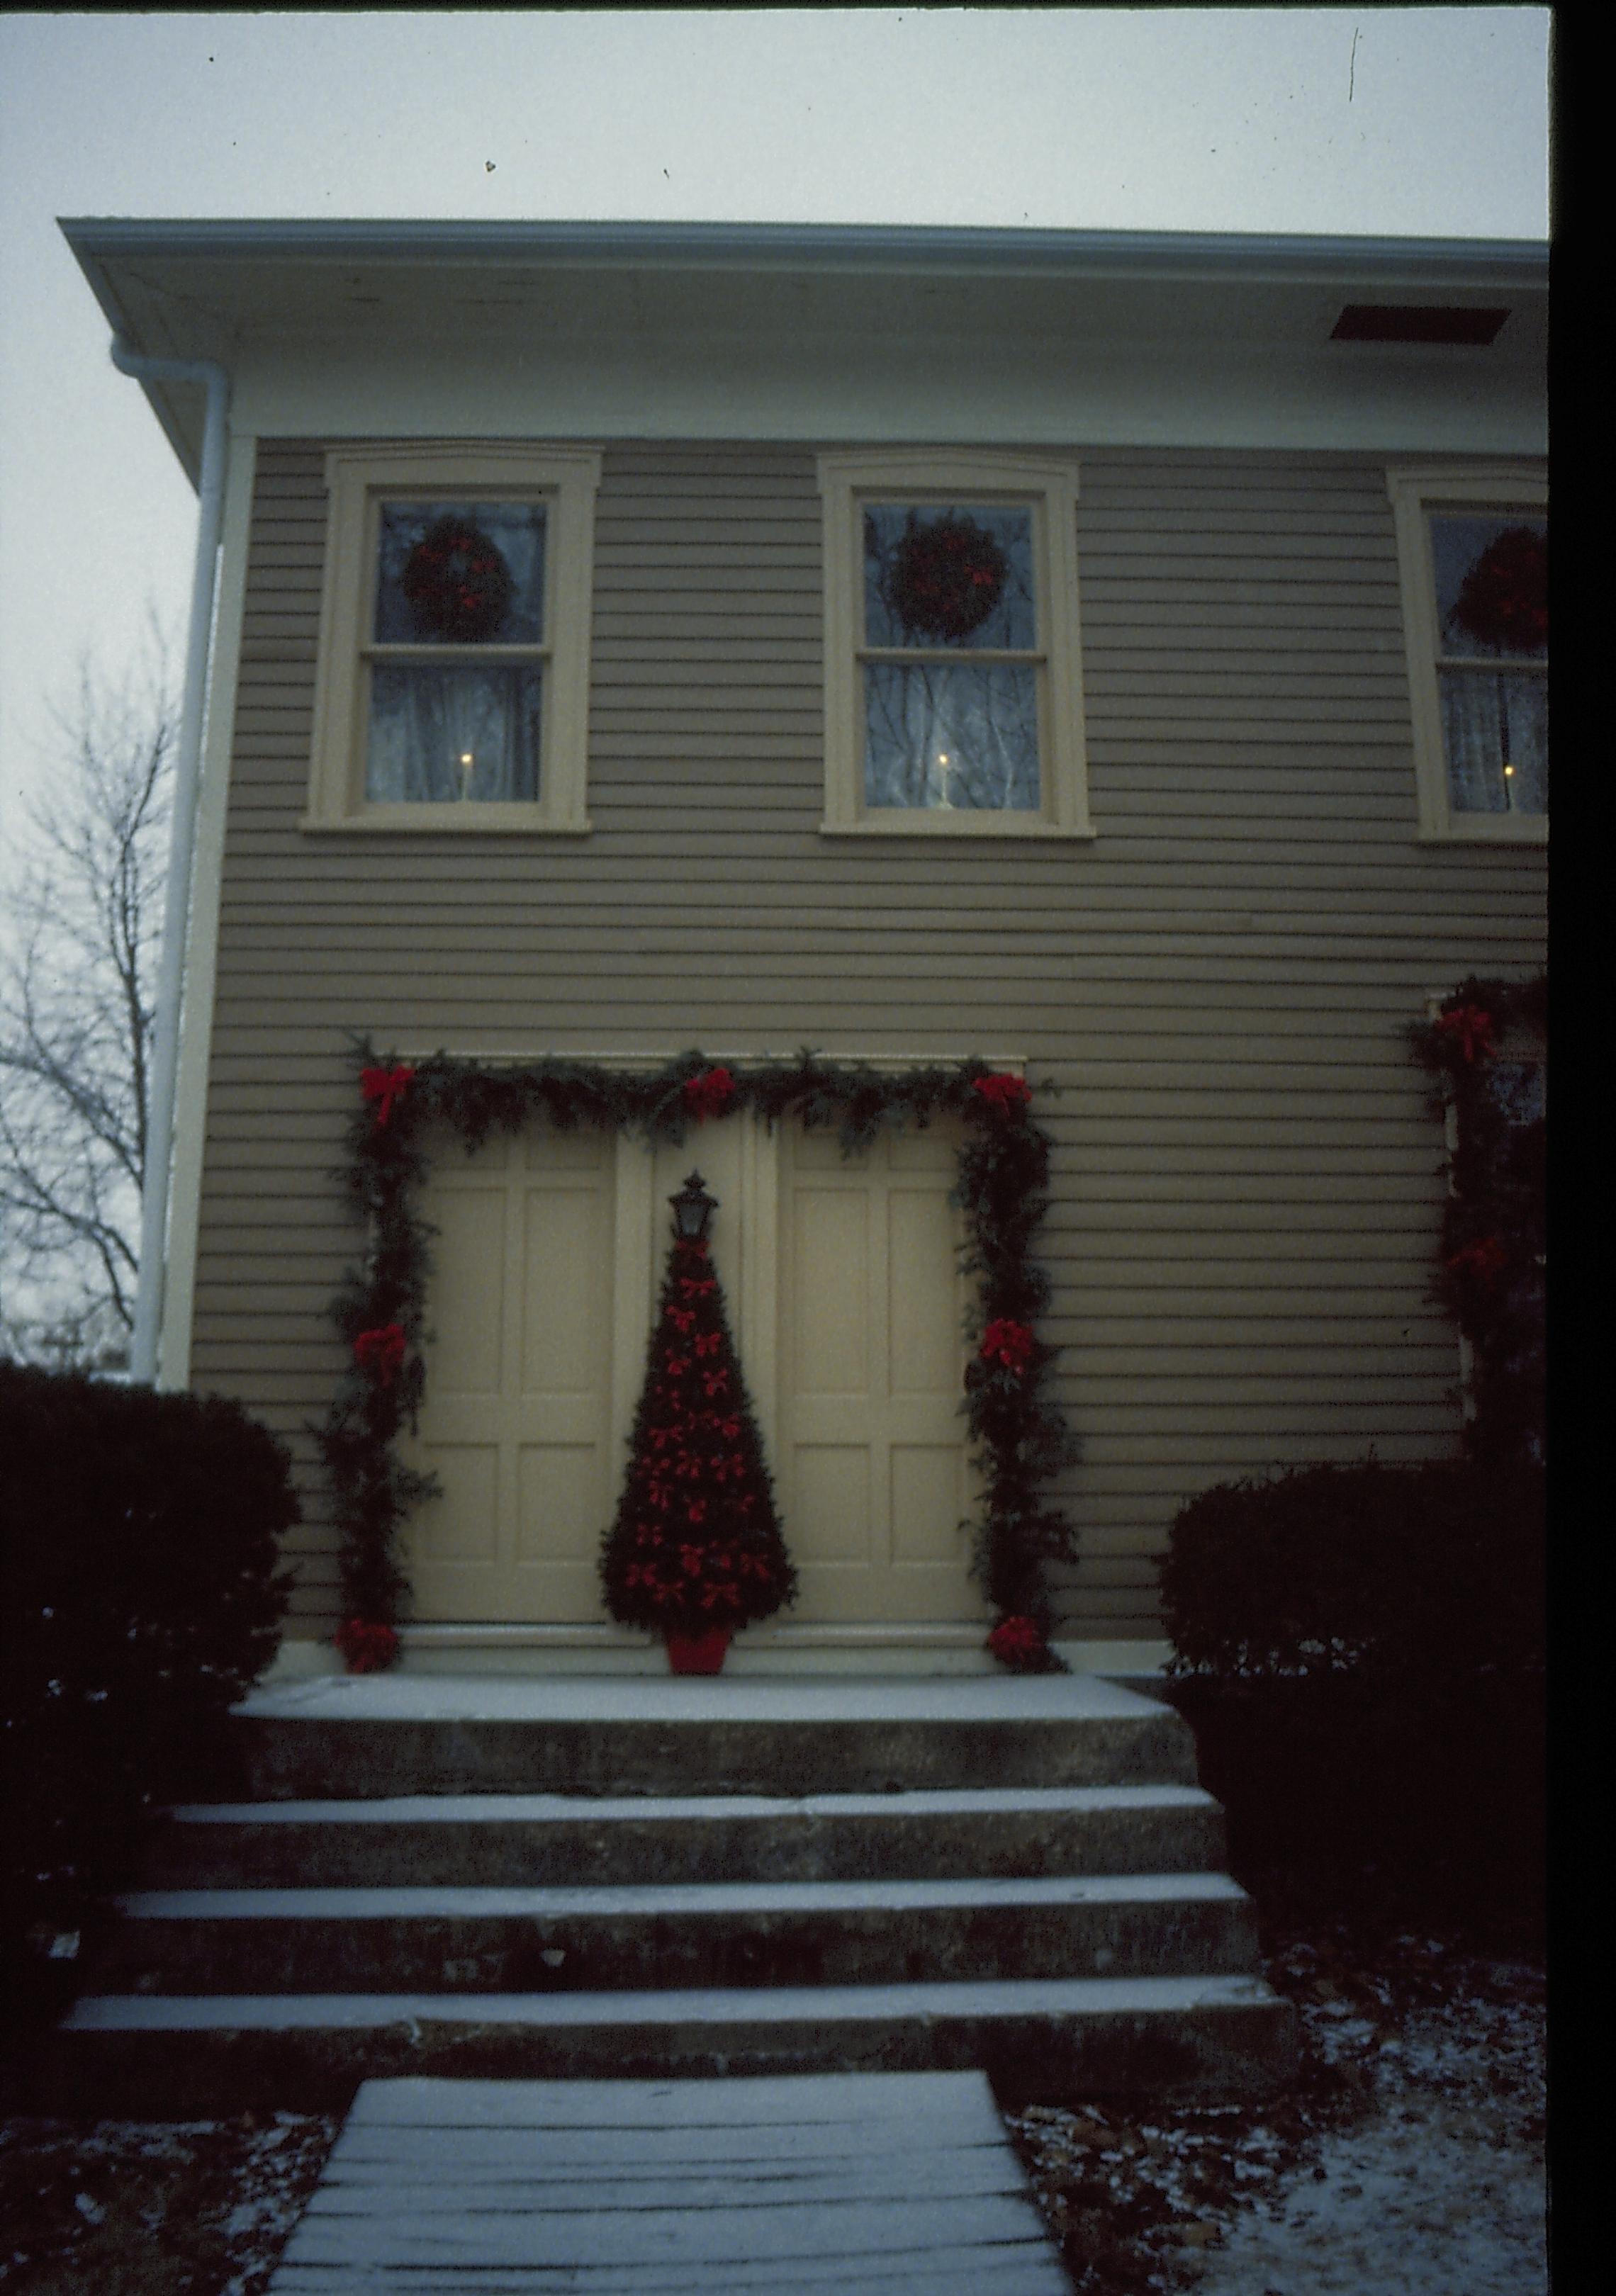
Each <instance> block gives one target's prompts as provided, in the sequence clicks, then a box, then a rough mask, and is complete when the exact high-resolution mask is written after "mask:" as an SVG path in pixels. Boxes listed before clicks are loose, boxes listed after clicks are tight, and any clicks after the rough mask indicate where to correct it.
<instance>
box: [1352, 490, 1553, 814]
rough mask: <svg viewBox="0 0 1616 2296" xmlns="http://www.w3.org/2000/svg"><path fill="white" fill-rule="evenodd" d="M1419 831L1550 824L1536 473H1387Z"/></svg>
mask: <svg viewBox="0 0 1616 2296" xmlns="http://www.w3.org/2000/svg"><path fill="white" fill-rule="evenodd" d="M1389 483H1390V494H1391V500H1392V504H1393V508H1394V512H1395V513H1396V518H1397V526H1398V540H1399V555H1400V559H1401V567H1402V583H1403V618H1404V627H1405V631H1406V633H1407V644H1408V672H1409V687H1410V698H1411V701H1412V704H1413V712H1414V732H1415V769H1416V773H1417V775H1418V782H1419V796H1420V825H1421V832H1422V834H1423V835H1424V836H1426V837H1432V838H1441V839H1449V840H1451V839H1461V840H1488V839H1494V840H1497V839H1505V840H1515V841H1521V842H1534V841H1541V840H1543V839H1544V838H1545V837H1546V834H1547V827H1548V610H1547V568H1548V521H1547V515H1546V489H1545V488H1544V485H1543V482H1542V480H1541V478H1540V476H1538V475H1537V474H1528V473H1524V472H1522V473H1507V474H1504V473H1500V474H1493V473H1485V472H1473V473H1472V472H1465V473H1459V474H1451V473H1436V472H1430V473H1423V472H1404V471H1393V472H1392V473H1391V474H1390V482H1389Z"/></svg>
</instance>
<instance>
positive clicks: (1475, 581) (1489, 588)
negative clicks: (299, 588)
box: [1453, 526, 1548, 654]
mask: <svg viewBox="0 0 1616 2296" xmlns="http://www.w3.org/2000/svg"><path fill="white" fill-rule="evenodd" d="M1453 618H1454V619H1455V621H1456V622H1457V624H1458V625H1459V627H1460V628H1461V629H1462V630H1464V632H1466V634H1467V635H1469V636H1471V637H1472V638H1477V639H1479V640H1480V641H1481V644H1483V645H1485V646H1491V647H1492V648H1493V650H1494V652H1497V653H1513V654H1522V653H1525V654H1532V653H1541V652H1543V651H1544V649H1545V648H1546V646H1547V644H1548V537H1547V536H1546V534H1539V533H1538V531H1537V529H1536V528H1534V527H1530V526H1511V527H1506V528H1505V530H1504V532H1503V533H1502V534H1499V535H1495V537H1493V539H1492V541H1490V542H1489V544H1488V545H1487V547H1486V549H1485V550H1484V551H1483V552H1482V553H1481V556H1480V558H1478V559H1477V561H1476V562H1475V564H1474V565H1473V566H1472V568H1471V570H1470V571H1469V573H1468V574H1466V576H1465V577H1464V586H1463V587H1462V588H1461V590H1460V592H1459V596H1458V603H1456V606H1455V607H1454V610H1453Z"/></svg>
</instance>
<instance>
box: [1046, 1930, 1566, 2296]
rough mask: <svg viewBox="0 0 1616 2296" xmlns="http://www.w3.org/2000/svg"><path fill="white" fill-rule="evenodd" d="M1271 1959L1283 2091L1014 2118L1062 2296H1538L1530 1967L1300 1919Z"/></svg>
mask: <svg viewBox="0 0 1616 2296" xmlns="http://www.w3.org/2000/svg"><path fill="white" fill-rule="evenodd" d="M1268 1974H1269V1976H1270V1978H1271V1980H1273V1981H1274V1983H1275V1984H1276V1985H1277V1986H1279V1987H1281V1988H1282V1989H1284V1991H1285V1992H1287V1993H1288V1994H1289V1995H1290V1996H1291V1997H1292V1999H1293V2000H1294V2001H1295V2002H1296V2004H1297V2007H1298V2010H1299V2012H1300V2016H1301V2021H1302V2029H1303V2035H1304V2042H1303V2047H1304V2062H1303V2070H1302V2077H1301V2079H1300V2082H1299V2083H1298V2085H1297V2087H1296V2088H1295V2090H1294V2091H1293V2092H1292V2095H1289V2096H1287V2097H1285V2098H1284V2099H1283V2100H1281V2101H1279V2102H1278V2103H1275V2104H1272V2105H1269V2106H1267V2107H1264V2108H1261V2109H1253V2110H1243V2109H1239V2108H1229V2109H1225V2110H1220V2111H1216V2112H1179V2113H1172V2114H1167V2113H1161V2112H1157V2113H1143V2114H1135V2113H1132V2112H1124V2111H1122V2110H1119V2109H1117V2108H1114V2107H1099V2108H1096V2107H1094V2106H1089V2107H1083V2108H1077V2109H1074V2110H1070V2111H1069V2110H1065V2109H1061V2108H1053V2107H1052V2108H1045V2109H1042V2110H1038V2111H1034V2112H1028V2113H1023V2114H1021V2115H1019V2116H1017V2117H1016V2119H1015V2120H1013V2122H1012V2132H1013V2135H1014V2136H1015V2137H1016V2139H1017V2142H1018V2144H1019V2145H1020V2146H1021V2151H1022V2153H1023V2157H1024V2158H1025V2159H1026V2161H1028V2164H1029V2168H1030V2169H1031V2171H1032V2174H1033V2179H1034V2183H1035V2185H1036V2186H1037V2188H1038V2194H1039V2198H1040V2200H1041V2201H1042V2202H1043V2204H1044V2207H1045V2210H1046V2214H1047V2215H1048V2217H1049V2218H1050V2221H1051V2223H1052V2225H1053V2226H1054V2227H1055V2229H1056V2230H1057V2232H1058V2233H1059V2234H1060V2235H1061V2239H1062V2249H1063V2251H1064V2254H1065V2257H1066V2260H1067V2264H1068V2267H1069V2268H1070V2271H1071V2274H1072V2277H1073V2281H1074V2284H1075V2285H1076V2287H1077V2289H1078V2290H1079V2296H1131V2292H1136V2291H1138V2292H1144V2291H1179V2290H1185V2291H1187V2290H1194V2292H1195V2296H1541V2292H1544V2291H1546V2288H1547V2286H1548V2276H1547V2263H1546V2229H1545V2191H1546V2184H1545V2155H1544V2142H1545V2091H1544V2053H1545V2044H1544V2022H1545V2019H1544V1981H1543V1971H1542V1968H1541V1965H1540V1964H1538V1963H1537V1962H1516V1961H1498V1960H1494V1959H1489V1958H1486V1957H1482V1956H1477V1955H1474V1954H1472V1953H1469V1952H1466V1951H1465V1950H1464V1948H1461V1947H1458V1946H1456V1945H1455V1944H1453V1943H1452V1942H1444V1941H1443V1940H1441V1939H1432V1938H1431V1937H1428V1936H1423V1935H1419V1936H1415V1935H1410V1936H1405V1937H1401V1938H1399V1939H1393V1940H1391V1941H1390V1942H1389V1943H1382V1945H1380V1946H1379V1947H1378V1948H1375V1949H1374V1950H1373V1951H1366V1949H1364V1948H1362V1947H1355V1946H1354V1945H1353V1944H1352V1943H1351V1941H1350V1940H1349V1939H1348V1938H1347V1937H1345V1936H1344V1935H1341V1934H1340V1933H1336V1934H1333V1935H1332V1934H1330V1933H1325V1935H1323V1936H1320V1935H1318V1934H1317V1933H1315V1934H1313V1935H1310V1936H1309V1937H1308V1939H1305V1940H1304V1939H1291V1940H1288V1941H1286V1942H1284V1943H1283V1944H1282V1945H1281V1946H1280V1947H1279V1948H1278V1949H1277V1950H1276V1952H1275V1953H1274V1955H1273V1956H1271V1957H1270V1959H1269V1963H1268Z"/></svg>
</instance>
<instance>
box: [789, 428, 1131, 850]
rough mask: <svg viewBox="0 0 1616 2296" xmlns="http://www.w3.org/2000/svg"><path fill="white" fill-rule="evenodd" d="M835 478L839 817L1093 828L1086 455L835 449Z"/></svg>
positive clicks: (832, 722)
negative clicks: (1082, 620) (1079, 463)
mask: <svg viewBox="0 0 1616 2296" xmlns="http://www.w3.org/2000/svg"><path fill="white" fill-rule="evenodd" d="M819 483H820V492H821V496H822V498H823V503H824V568H825V574H824V598H825V812H824V827H825V829H826V830H827V831H833V832H858V833H870V834H882V833H885V834H889V835H890V834H893V833H898V834H905V835H939V834H940V835H944V836H948V835H960V834H966V835H972V836H975V835H982V834H998V835H1010V836H1038V835H1049V834H1057V835H1060V834H1063V835H1067V836H1086V835H1087V834H1089V833H1090V831H1089V824H1088V816H1087V799H1086V792H1085V783H1084V767H1083V725H1082V701H1081V692H1080V682H1079V652H1078V591H1077V479H1076V473H1075V471H1074V470H1073V469H1072V467H1071V465H1070V463H1054V462H1042V461H1033V460H1029V459H1028V458H1025V457H1022V456H1013V455H990V454H977V455H948V454H939V453H935V452H932V453H912V454H911V453H902V454H896V453H888V454H872V455H822V456H821V457H820V462H819Z"/></svg>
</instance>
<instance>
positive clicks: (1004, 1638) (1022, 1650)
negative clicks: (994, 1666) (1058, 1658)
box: [988, 1614, 1049, 1667]
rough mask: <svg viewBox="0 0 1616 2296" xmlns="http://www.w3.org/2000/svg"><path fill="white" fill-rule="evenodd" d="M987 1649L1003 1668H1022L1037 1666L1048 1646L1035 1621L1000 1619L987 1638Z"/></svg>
mask: <svg viewBox="0 0 1616 2296" xmlns="http://www.w3.org/2000/svg"><path fill="white" fill-rule="evenodd" d="M1048 1648H1049V1645H1048V1644H1047V1643H1046V1641H1045V1640H1044V1636H1043V1631H1042V1629H1041V1628H1040V1627H1039V1626H1038V1621H1037V1620H1036V1619H1028V1618H1022V1617H1021V1616H1020V1615H1019V1614H1018V1615H1017V1616H1015V1617H1013V1618H1009V1619H1001V1620H999V1622H998V1624H997V1627H995V1628H994V1629H993V1632H992V1633H991V1634H990V1635H989V1636H988V1649H989V1650H990V1651H991V1652H992V1653H993V1655H994V1657H995V1658H996V1659H997V1660H998V1661H999V1662H1000V1664H1001V1665H1003V1666H1013V1667H1024V1666H1026V1665H1028V1664H1029V1663H1031V1664H1035V1665H1036V1664H1038V1663H1039V1662H1040V1661H1042V1660H1043V1658H1044V1657H1045V1655H1046V1652H1047V1650H1048Z"/></svg>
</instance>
